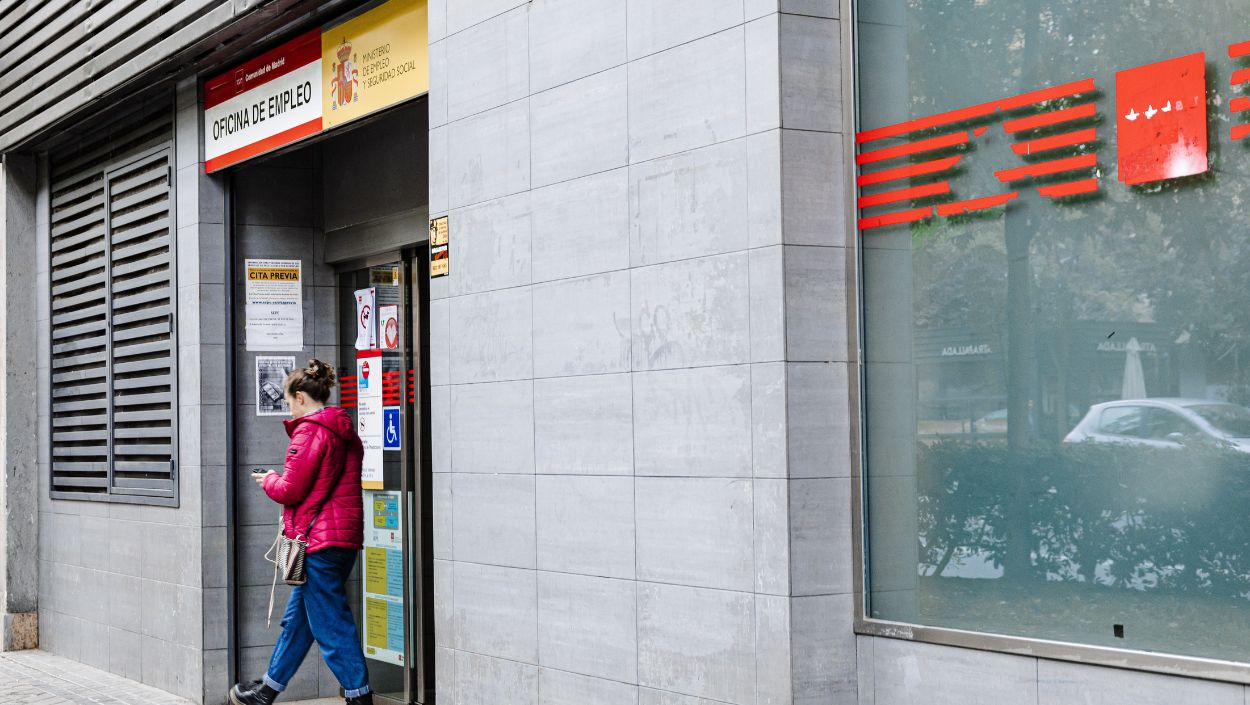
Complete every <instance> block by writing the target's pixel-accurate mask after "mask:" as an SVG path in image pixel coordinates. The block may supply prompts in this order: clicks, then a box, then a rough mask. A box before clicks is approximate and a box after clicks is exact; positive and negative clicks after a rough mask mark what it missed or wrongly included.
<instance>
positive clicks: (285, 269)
mask: <svg viewBox="0 0 1250 705" xmlns="http://www.w3.org/2000/svg"><path fill="white" fill-rule="evenodd" d="M244 269H245V271H246V274H247V305H246V307H245V311H244V314H245V316H246V318H247V321H246V330H247V349H248V350H252V351H258V352H264V351H272V350H302V349H303V348H304V301H303V295H302V293H301V289H300V283H301V278H302V277H301V271H300V261H299V260H297V259H249V260H246V261H245V263H244Z"/></svg>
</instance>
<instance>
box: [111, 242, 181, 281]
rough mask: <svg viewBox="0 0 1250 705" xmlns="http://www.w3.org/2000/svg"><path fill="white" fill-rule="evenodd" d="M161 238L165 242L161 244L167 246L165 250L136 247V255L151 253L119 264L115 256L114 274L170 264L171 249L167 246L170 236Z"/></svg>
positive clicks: (131, 272) (122, 274)
mask: <svg viewBox="0 0 1250 705" xmlns="http://www.w3.org/2000/svg"><path fill="white" fill-rule="evenodd" d="M161 240H162V241H163V242H162V243H161V244H160V246H163V247H165V248H166V249H165V251H164V252H159V251H152V250H147V249H142V250H140V249H136V250H135V252H134V254H136V255H139V254H145V253H150V254H147V256H146V257H144V258H143V259H137V260H133V261H130V262H126V263H125V264H117V259H118V258H116V257H114V259H113V262H114V264H113V276H115V277H124V276H127V275H130V274H134V273H135V272H142V271H144V270H147V269H156V268H160V267H166V266H168V264H169V250H168V249H167V248H168V246H169V238H167V237H163V238H161ZM155 249H156V248H153V250H155ZM127 254H130V253H127Z"/></svg>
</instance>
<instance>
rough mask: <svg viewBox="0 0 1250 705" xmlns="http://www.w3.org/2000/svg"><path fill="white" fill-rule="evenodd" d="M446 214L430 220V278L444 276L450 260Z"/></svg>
mask: <svg viewBox="0 0 1250 705" xmlns="http://www.w3.org/2000/svg"><path fill="white" fill-rule="evenodd" d="M447 236H448V226H447V216H443V217H441V218H435V219H434V220H431V221H430V278H431V279H436V278H438V277H445V276H447V273H448V271H449V267H448V265H449V264H450V260H449V259H448V256H449V255H450V254H451V253H450V252H449V251H448V245H447Z"/></svg>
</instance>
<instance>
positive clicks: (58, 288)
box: [52, 263, 104, 299]
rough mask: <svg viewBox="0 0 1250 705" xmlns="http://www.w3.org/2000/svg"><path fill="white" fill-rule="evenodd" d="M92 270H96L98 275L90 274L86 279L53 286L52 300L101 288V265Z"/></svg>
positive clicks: (102, 279) (102, 274) (102, 275)
mask: <svg viewBox="0 0 1250 705" xmlns="http://www.w3.org/2000/svg"><path fill="white" fill-rule="evenodd" d="M93 269H98V270H99V273H97V274H92V275H91V276H88V277H81V278H79V279H71V280H69V281H67V282H65V283H64V284H57V285H55V286H53V287H52V296H53V297H54V298H57V299H59V298H63V297H66V296H73V295H76V292H81V291H84V290H94V289H96V288H98V287H103V286H104V265H103V263H101V264H99V265H97V266H96V267H93Z"/></svg>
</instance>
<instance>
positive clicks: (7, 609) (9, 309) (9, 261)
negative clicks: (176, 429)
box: [0, 154, 39, 651]
mask: <svg viewBox="0 0 1250 705" xmlns="http://www.w3.org/2000/svg"><path fill="white" fill-rule="evenodd" d="M35 175H36V169H35V160H34V158H33V157H30V156H26V155H12V154H10V155H6V156H5V158H4V163H3V165H2V166H0V233H3V238H2V239H0V276H2V277H3V279H2V280H0V316H3V325H2V326H0V327H2V328H3V331H4V335H3V336H0V460H2V461H3V463H4V470H3V472H0V651H15V650H18V649H33V648H35V647H37V646H38V645H39V613H38V606H39V604H38V603H39V563H38V555H39V553H38V550H39V548H38V547H39V536H38V533H39V522H38V520H37V519H38V511H39V497H38V495H37V492H38V489H37V488H38V487H39V482H38V478H37V477H36V475H35V473H36V457H37V455H38V448H37V447H36V445H35V444H36V438H37V436H36V434H34V433H32V432H31V430H32V429H34V428H35V424H36V403H35V401H36V400H35V390H36V374H35V368H36V360H35V341H36V335H35V301H36V298H35V193H36V183H37V179H36V176H35Z"/></svg>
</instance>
